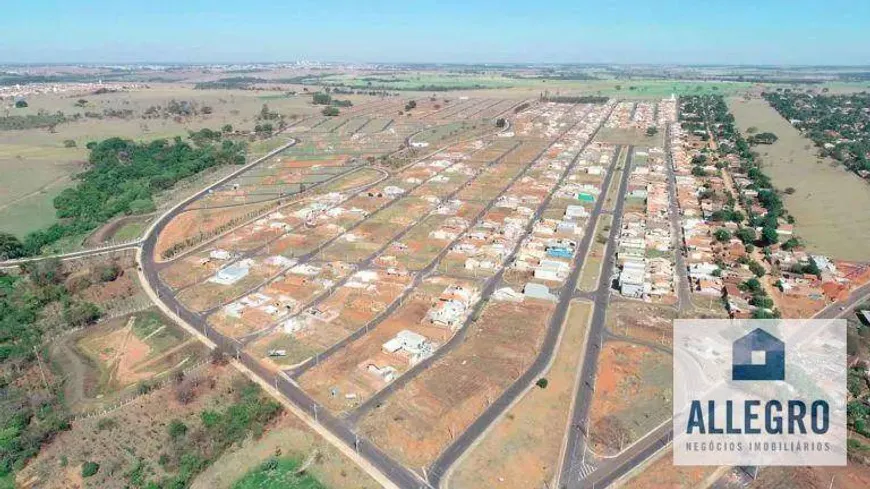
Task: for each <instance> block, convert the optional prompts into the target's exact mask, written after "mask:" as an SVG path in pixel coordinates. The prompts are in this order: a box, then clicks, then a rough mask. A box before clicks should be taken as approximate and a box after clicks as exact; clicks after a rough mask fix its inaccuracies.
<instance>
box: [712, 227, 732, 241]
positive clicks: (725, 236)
mask: <svg viewBox="0 0 870 489" xmlns="http://www.w3.org/2000/svg"><path fill="white" fill-rule="evenodd" d="M713 237H714V238H716V241H719V242H722V243H724V242H726V241H728V240H730V239H731V233H730V232H728V230H727V229H725V228H719V229H717V230H716V231H715V232H713Z"/></svg>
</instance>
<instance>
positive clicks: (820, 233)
mask: <svg viewBox="0 0 870 489" xmlns="http://www.w3.org/2000/svg"><path fill="white" fill-rule="evenodd" d="M728 105H729V109H730V110H731V112H732V113H733V114H734V117H735V120H736V123H737V126H738V128H739V129H740V131H741V132H743V133H746V129H747V128H749V127H756V128H758V131H759V132H767V131H769V132H772V133H774V134H776V135H777V136H778V137H779V140H778V141H777V142H776V143H774V144H772V145H769V146H764V145H760V146H756V147H755V150H756V151H758V152H759V153H760V155H761V159H762V166H763V169H764V171H765V173H767V174H768V175H769V176H770V178H771V179H772V180H773V184H774V185H775V186H776V187H777V188H779V189H781V190H784V189H786V188H789V187H791V188H793V189H795V191H794V193H793V194H791V195H783V202H784V204H785V208H786V209H788V211H789V213H791V214H792V215H793V216H794V217H795V219H796V221H797V222H796V223H795V231H796V233H797V234H798V235H799V236H800V237H801V238H803V239H804V240H805V241H806V244H807V247H808V249H809V250H810V251H813V252H817V253H822V254H825V255H828V256H831V257H834V258H839V259H843V260H855V261H864V260H870V247H868V246H867V243H868V242H870V216H868V214H867V213H866V212H863V211H864V210H866V209H870V185H867V183H866V182H864V181H862V180H861V179H860V178H859V177H858V176H857V175H855V174H853V173H852V172H849V171H847V170H845V169H843V166H842V165H840V164H839V163H838V162H836V161H834V160H831V159H821V158H819V157H818V156H817V154H816V150H815V147H814V146H813V143H812V141H810V140H809V139H807V138H805V137H803V136H802V135H801V133H800V131H798V130H797V129H795V128H794V127H792V125H791V124H789V123H788V122H787V121H786V120H785V119H783V118H782V117H781V116H780V115H779V114H778V113H777V112H776V111H775V110H774V109H773V108H772V107H771V106H770V105H768V104H767V102H765V101H764V100H761V99H751V100H749V101H746V100H745V99H743V98H731V99H729V100H728ZM856 211H857V212H856ZM844 237H848V239H843V238H844Z"/></svg>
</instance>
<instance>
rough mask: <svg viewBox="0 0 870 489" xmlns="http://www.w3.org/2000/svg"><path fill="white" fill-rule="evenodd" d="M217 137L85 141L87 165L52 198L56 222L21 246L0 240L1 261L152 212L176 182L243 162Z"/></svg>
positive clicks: (239, 150)
mask: <svg viewBox="0 0 870 489" xmlns="http://www.w3.org/2000/svg"><path fill="white" fill-rule="evenodd" d="M222 137H223V135H222V133H220V132H218V131H211V130H209V129H203V130H201V131H198V132H195V133H191V135H190V140H191V142H192V143H193V144H191V143H190V142H186V141H183V140H182V139H181V138H180V137H176V138H175V139H174V140H172V141H167V140H165V139H158V140H156V141H152V142H148V143H144V142H142V143H140V142H135V141H130V140H125V139H120V138H111V139H107V140H105V141H102V142H100V143H96V144H93V143H89V144H88V147H89V148H90V149H91V154H90V158H89V163H90V165H89V167H88V169H87V170H85V171H84V172H82V173H80V174H79V175H77V176H76V178H77V180H78V184H77V185H76V186H75V187H72V188H68V189H66V190H64V191H63V192H61V193H60V195H58V196H57V197H56V198H55V199H54V207H55V209H57V217H58V218H59V219H60V222H58V223H56V224H53V225H52V226H50V227H48V228H46V229H44V230H40V231H35V232H33V233H31V234H29V235H28V236H27V237H26V238H25V240H24V243H23V244H22V246H20V247H16V245H15V243H14V240H9V239H6V240H0V253H3V254H5V256H6V257H7V258H17V257H20V256H27V255H33V254H37V253H39V252H40V250H42V248H43V247H44V246H46V245H48V244H51V243H54V242H56V241H58V240H60V239H61V238H63V237H66V236H71V235H79V234H82V233H85V232H88V231H91V230H93V229H95V228H97V227H98V226H100V225H102V224H104V223H106V222H107V221H108V220H109V219H112V218H113V217H115V216H118V215H122V214H141V213H147V212H151V211H153V210H154V209H155V205H154V201H153V197H154V194H155V193H157V192H159V191H161V190H166V189H168V188H170V187H172V186H173V185H175V183H176V182H178V181H179V180H181V179H184V178H188V177H191V176H193V175H196V174H197V173H199V172H202V171H203V170H206V169H208V168H212V167H215V166H219V165H227V164H236V165H238V164H242V163H244V162H245V156H244V149H245V147H244V144H242V143H237V142H234V141H230V140H221V139H222Z"/></svg>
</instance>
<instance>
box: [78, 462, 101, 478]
mask: <svg viewBox="0 0 870 489" xmlns="http://www.w3.org/2000/svg"><path fill="white" fill-rule="evenodd" d="M99 471H100V464H98V463H96V462H85V463H83V464H82V477H90V476H92V475H95V474H96V473H97V472H99Z"/></svg>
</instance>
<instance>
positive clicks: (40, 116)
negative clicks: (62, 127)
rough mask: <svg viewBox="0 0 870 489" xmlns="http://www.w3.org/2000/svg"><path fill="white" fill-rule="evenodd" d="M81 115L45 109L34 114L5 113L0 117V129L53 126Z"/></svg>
mask: <svg viewBox="0 0 870 489" xmlns="http://www.w3.org/2000/svg"><path fill="white" fill-rule="evenodd" d="M80 117H81V116H80V115H79V114H75V115H73V116H67V115H65V114H64V113H63V112H55V113H54V114H51V113H49V112H45V111H39V112H38V113H36V114H27V115H7V116H5V117H0V131H20V130H24V129H41V128H50V129H51V128H54V126H56V125H58V124H63V123H64V122H70V121H71V120H77V119H79V118H80Z"/></svg>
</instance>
